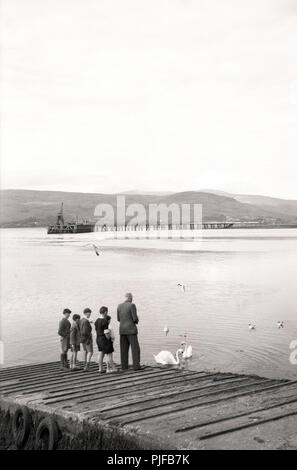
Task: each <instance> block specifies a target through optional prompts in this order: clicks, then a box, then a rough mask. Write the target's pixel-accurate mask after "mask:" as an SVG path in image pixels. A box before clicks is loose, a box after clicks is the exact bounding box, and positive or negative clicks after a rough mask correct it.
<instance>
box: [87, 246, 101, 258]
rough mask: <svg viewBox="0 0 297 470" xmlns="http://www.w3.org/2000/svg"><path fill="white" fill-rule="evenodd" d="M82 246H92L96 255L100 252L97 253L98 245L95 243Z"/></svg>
mask: <svg viewBox="0 0 297 470" xmlns="http://www.w3.org/2000/svg"><path fill="white" fill-rule="evenodd" d="M84 246H92V247H93V249H94V251H95V253H96V255H97V256H99V255H100V253H99V248H98V246H97V245H95V244H94V243H88V244H87V245H84Z"/></svg>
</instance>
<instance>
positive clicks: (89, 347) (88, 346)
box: [81, 340, 93, 353]
mask: <svg viewBox="0 0 297 470" xmlns="http://www.w3.org/2000/svg"><path fill="white" fill-rule="evenodd" d="M81 344H82V347H83V350H84V351H86V352H87V353H93V340H91V341H89V342H88V343H81Z"/></svg>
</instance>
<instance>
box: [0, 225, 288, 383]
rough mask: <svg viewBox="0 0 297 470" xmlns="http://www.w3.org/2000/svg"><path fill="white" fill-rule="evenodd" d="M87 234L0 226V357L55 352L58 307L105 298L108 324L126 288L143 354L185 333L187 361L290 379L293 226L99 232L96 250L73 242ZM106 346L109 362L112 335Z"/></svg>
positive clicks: (94, 304) (171, 344)
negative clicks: (148, 236)
mask: <svg viewBox="0 0 297 470" xmlns="http://www.w3.org/2000/svg"><path fill="white" fill-rule="evenodd" d="M96 236H97V234H79V235H75V236H74V235H57V236H53V235H49V236H48V235H47V234H46V231H45V230H44V229H3V230H2V231H1V246H2V250H1V251H2V253H1V255H2V256H1V267H2V276H1V277H2V279H1V280H2V282H1V291H2V304H1V307H2V309H1V311H2V338H3V339H4V341H5V360H6V365H14V364H21V363H29V362H42V361H50V360H56V359H57V358H58V357H59V349H58V336H57V328H58V326H57V325H58V321H59V319H60V312H61V311H62V309H63V308H64V307H70V308H71V310H72V311H73V313H80V312H81V311H82V309H83V308H84V307H86V306H90V307H91V308H92V310H93V319H95V318H96V313H97V312H98V308H99V307H100V306H101V305H107V306H108V307H109V309H110V314H111V315H112V317H113V327H114V329H115V330H116V331H117V328H118V327H117V322H116V315H115V312H116V307H117V304H118V303H119V302H120V301H122V300H123V295H124V293H125V292H127V291H132V292H133V293H134V297H135V302H136V304H137V306H138V311H139V316H140V325H139V330H140V334H139V336H140V342H141V348H142V360H143V362H147V363H148V362H152V360H153V358H152V354H156V353H158V352H159V351H160V350H162V349H167V350H170V351H172V352H175V351H176V349H177V348H178V346H179V343H180V341H181V340H182V335H183V334H184V333H185V332H186V333H187V338H188V341H189V343H191V344H192V346H193V351H194V355H193V359H192V360H191V363H190V364H189V367H191V368H192V369H198V370H199V369H208V370H221V371H231V372H241V373H242V372H243V373H253V374H259V375H264V376H268V377H288V378H296V376H297V365H295V366H294V365H292V364H291V363H290V362H289V355H290V352H291V351H290V349H289V344H290V342H291V341H292V340H294V339H295V340H296V339H297V289H296V279H297V230H295V229H287V230H278V229H274V230H247V229H246V230H207V231H204V238H203V240H202V242H201V243H198V242H193V241H192V240H188V241H178V240H177V241H176V240H171V241H170V240H167V241H166V240H160V241H157V240H134V241H132V240H122V241H116V240H105V241H102V242H99V244H100V246H101V247H102V250H101V251H102V255H101V256H100V257H97V256H95V254H94V252H93V251H92V249H90V248H86V247H83V245H84V244H85V243H87V242H89V241H92V240H95V239H96ZM131 245H133V247H134V248H133V249H132V248H131ZM181 281H182V282H183V283H185V284H186V285H187V289H186V292H185V293H183V292H182V291H181V290H180V289H179V288H178V287H177V286H176V284H177V282H181ZM278 320H283V321H284V323H285V328H284V329H280V330H279V329H278V328H277V327H276V323H277V321H278ZM249 322H254V323H256V330H255V331H249V330H248V323H249ZM165 324H167V325H168V326H169V328H170V333H169V335H168V336H167V337H165V335H164V333H163V327H164V325H165ZM115 349H116V353H115V359H116V360H117V361H118V360H119V341H118V338H117V341H116V344H115ZM95 357H97V353H96V354H95Z"/></svg>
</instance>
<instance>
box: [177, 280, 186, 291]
mask: <svg viewBox="0 0 297 470" xmlns="http://www.w3.org/2000/svg"><path fill="white" fill-rule="evenodd" d="M177 286H178V287H180V288H181V289H182V290H183V291H184V292H186V286H185V284H182V283H181V282H179V283H178V284H177Z"/></svg>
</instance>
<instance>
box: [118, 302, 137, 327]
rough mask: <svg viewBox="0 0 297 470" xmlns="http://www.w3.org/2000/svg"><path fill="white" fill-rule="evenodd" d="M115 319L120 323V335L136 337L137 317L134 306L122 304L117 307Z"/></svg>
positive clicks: (130, 303) (128, 303)
mask: <svg viewBox="0 0 297 470" xmlns="http://www.w3.org/2000/svg"><path fill="white" fill-rule="evenodd" d="M117 318H118V321H119V322H120V335H137V333H138V331H137V326H136V323H138V321H139V320H138V316H137V310H136V305H135V304H133V303H132V302H128V301H127V300H126V302H123V303H122V304H120V305H119V306H118V310H117Z"/></svg>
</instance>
